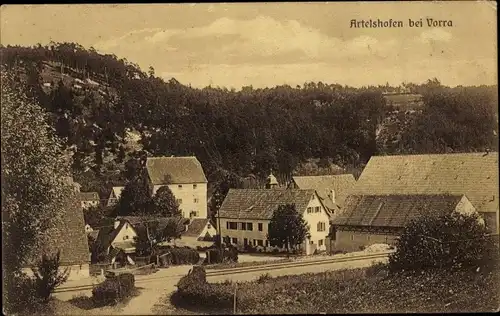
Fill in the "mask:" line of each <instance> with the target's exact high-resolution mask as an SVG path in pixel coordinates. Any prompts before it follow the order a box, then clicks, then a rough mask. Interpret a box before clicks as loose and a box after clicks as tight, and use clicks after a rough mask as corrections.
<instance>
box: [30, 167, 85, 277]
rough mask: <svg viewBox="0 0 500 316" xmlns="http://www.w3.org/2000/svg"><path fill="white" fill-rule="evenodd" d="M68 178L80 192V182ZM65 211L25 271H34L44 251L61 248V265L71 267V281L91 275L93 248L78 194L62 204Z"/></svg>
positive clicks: (68, 181) (76, 191) (50, 251)
mask: <svg viewBox="0 0 500 316" xmlns="http://www.w3.org/2000/svg"><path fill="white" fill-rule="evenodd" d="M65 180H66V182H67V183H68V185H70V186H72V187H73V188H74V191H75V193H76V194H77V195H78V194H79V190H80V185H79V184H78V183H76V182H74V181H73V179H72V178H71V177H68V178H66V179H65ZM62 212H63V213H62V214H61V221H60V222H58V224H57V225H56V226H55V227H53V228H50V229H49V231H48V235H49V236H50V240H49V242H48V243H47V244H44V245H42V247H41V248H39V249H37V251H38V253H36V254H33V259H32V260H31V262H30V263H29V264H28V266H27V267H26V268H25V269H24V271H25V272H26V273H28V274H31V270H30V269H29V267H30V266H33V265H34V263H35V261H36V260H39V259H40V258H41V254H42V253H43V252H45V253H50V254H54V253H56V252H57V251H60V260H61V261H60V263H61V266H60V269H61V270H63V269H66V268H68V269H69V276H68V280H69V281H72V280H79V279H84V278H88V277H89V276H90V272H89V268H90V252H89V247H88V243H87V236H86V232H85V221H84V219H83V210H82V207H81V203H80V200H79V199H78V198H75V199H74V200H73V201H72V202H71V203H70V204H69V205H67V206H66V207H64V208H62Z"/></svg>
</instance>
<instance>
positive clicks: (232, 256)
mask: <svg viewBox="0 0 500 316" xmlns="http://www.w3.org/2000/svg"><path fill="white" fill-rule="evenodd" d="M225 261H230V262H238V250H237V249H236V248H235V247H229V248H226V249H224V252H223V253H221V250H220V249H209V250H208V251H207V256H206V260H205V264H214V263H222V262H225Z"/></svg>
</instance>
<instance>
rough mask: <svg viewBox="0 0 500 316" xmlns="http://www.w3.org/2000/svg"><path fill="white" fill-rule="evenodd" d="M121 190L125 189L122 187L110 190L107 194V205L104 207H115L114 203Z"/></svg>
mask: <svg viewBox="0 0 500 316" xmlns="http://www.w3.org/2000/svg"><path fill="white" fill-rule="evenodd" d="M123 189H125V187H124V186H115V187H113V188H112V189H111V193H110V194H109V197H108V203H107V204H106V206H108V207H110V206H114V205H116V203H117V202H118V200H119V199H120V196H121V194H122V191H123Z"/></svg>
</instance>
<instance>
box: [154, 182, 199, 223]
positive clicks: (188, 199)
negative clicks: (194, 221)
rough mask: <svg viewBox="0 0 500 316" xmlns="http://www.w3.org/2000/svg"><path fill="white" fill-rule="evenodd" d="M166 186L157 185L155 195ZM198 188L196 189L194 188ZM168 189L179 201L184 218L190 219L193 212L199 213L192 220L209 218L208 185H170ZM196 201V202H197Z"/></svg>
mask: <svg viewBox="0 0 500 316" xmlns="http://www.w3.org/2000/svg"><path fill="white" fill-rule="evenodd" d="M162 186H164V185H155V186H154V187H153V194H156V191H158V189H159V188H161V187H162ZM194 186H196V188H194ZM168 187H169V188H170V190H171V191H172V193H173V194H174V196H175V198H176V199H177V200H181V201H179V209H180V210H181V213H182V216H183V217H185V218H189V217H190V213H191V212H192V211H195V212H197V214H196V215H195V216H193V217H192V218H207V184H206V183H185V184H169V185H168ZM195 199H196V201H195Z"/></svg>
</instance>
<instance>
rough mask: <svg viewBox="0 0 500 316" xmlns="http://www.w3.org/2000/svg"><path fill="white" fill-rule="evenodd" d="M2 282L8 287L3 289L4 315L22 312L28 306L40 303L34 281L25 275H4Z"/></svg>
mask: <svg viewBox="0 0 500 316" xmlns="http://www.w3.org/2000/svg"><path fill="white" fill-rule="evenodd" d="M7 279H8V280H7ZM4 282H6V283H7V284H8V285H9V286H5V287H4V302H3V303H4V308H5V311H6V312H7V313H6V314H10V313H18V312H23V311H24V310H25V309H26V308H27V307H28V306H34V305H36V304H38V303H39V302H40V299H39V298H38V296H37V293H36V285H35V281H34V279H32V278H30V277H29V276H28V275H27V274H26V273H22V272H20V273H15V274H14V275H5V274H4Z"/></svg>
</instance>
